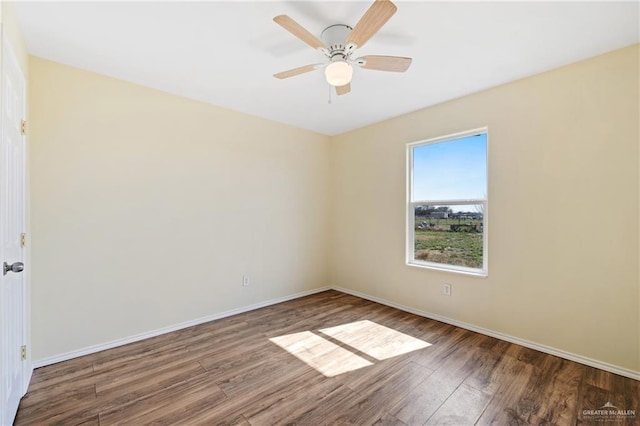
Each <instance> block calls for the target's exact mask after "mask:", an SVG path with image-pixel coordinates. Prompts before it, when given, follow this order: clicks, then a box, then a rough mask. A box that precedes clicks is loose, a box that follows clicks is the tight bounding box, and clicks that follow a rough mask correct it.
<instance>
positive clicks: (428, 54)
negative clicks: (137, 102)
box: [14, 1, 640, 135]
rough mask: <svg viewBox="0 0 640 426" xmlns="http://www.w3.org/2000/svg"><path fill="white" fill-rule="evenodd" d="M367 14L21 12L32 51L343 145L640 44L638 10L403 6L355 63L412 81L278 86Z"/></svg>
mask: <svg viewBox="0 0 640 426" xmlns="http://www.w3.org/2000/svg"><path fill="white" fill-rule="evenodd" d="M369 4H370V2H369V1H365V2H337V1H330V2H326V1H323V2H320V1H278V2H264V1H251V2H246V1H243V2H109V3H107V2H103V3H101V2H90V3H89V2H70V3H66V2H44V3H37V2H18V3H15V4H14V8H15V10H16V14H17V15H18V19H19V21H20V23H21V26H22V31H23V33H24V37H25V40H26V43H27V47H28V50H29V53H31V54H32V55H36V56H40V57H43V58H47V59H50V60H53V61H57V62H61V63H64V64H69V65H73V66H76V67H79V68H83V69H87V70H91V71H95V72H98V73H101V74H105V75H108V76H112V77H116V78H119V79H122V80H127V81H131V82H135V83H139V84H142V85H145V86H149V87H153V88H157V89H160V90H163V91H166V92H170V93H174V94H178V95H182V96H186V97H189V98H192V99H197V100H201V101H204V102H208V103H211V104H215V105H219V106H223V107H227V108H230V109H233V110H236V111H241V112H245V113H249V114H253V115H257V116H260V117H264V118H268V119H271V120H275V121H279V122H282V123H287V124H290V125H293V126H297V127H302V128H305V129H310V130H314V131H316V132H319V133H323V134H327V135H335V134H339V133H342V132H345V131H348V130H352V129H355V128H358V127H362V126H365V125H368V124H371V123H375V122H378V121H381V120H384V119H387V118H391V117H395V116H398V115H401V114H403V113H407V112H410V111H415V110H417V109H420V108H424V107H427V106H429V105H434V104H437V103H440V102H443V101H447V100H449V99H453V98H456V97H460V96H463V95H466V94H469V93H473V92H477V91H479V90H482V89H485V88H488V87H492V86H496V85H499V84H502V83H506V82H509V81H513V80H516V79H519V78H522V77H526V76H529V75H532V74H536V73H539V72H542V71H546V70H549V69H552V68H556V67H559V66H562V65H565V64H569V63H572V62H576V61H579V60H581V59H584V58H588V57H591V56H595V55H598V54H601V53H604V52H607V51H610V50H614V49H617V48H620V47H624V46H628V45H630V44H633V43H637V42H638V41H639V40H640V29H639V19H640V18H639V12H640V11H639V3H638V2H635V1H634V2H626V3H613V2H603V3H599V2H491V3H489V2H477V1H476V2H405V1H397V2H396V4H397V6H398V12H397V13H396V14H395V15H394V16H393V17H392V18H391V20H390V21H389V22H388V23H387V24H386V25H385V26H384V27H383V28H382V29H381V30H380V32H379V33H378V34H377V35H376V36H374V37H373V38H372V39H371V40H370V41H369V42H368V43H367V44H366V45H365V46H364V47H363V48H362V49H359V50H358V51H357V52H356V54H355V55H354V57H355V56H364V55H369V54H379V55H395V56H410V57H413V63H412V65H411V67H410V68H409V70H408V71H407V72H406V73H404V74H398V73H385V72H380V71H372V70H363V69H356V70H355V72H354V77H353V82H352V84H351V86H352V92H351V93H350V94H348V95H345V96H342V97H340V98H337V97H336V96H335V95H332V97H333V103H331V104H329V103H328V97H329V92H330V90H329V86H328V85H327V84H326V82H325V81H324V76H323V73H322V71H315V72H312V73H308V74H303V75H299V76H297V77H292V78H290V79H286V80H277V79H275V78H274V77H272V75H273V74H274V73H276V72H279V71H284V70H287V69H290V68H295V67H298V66H302V65H307V64H313V63H317V62H322V60H323V58H324V57H323V55H322V54H321V53H319V52H317V51H315V50H313V49H312V48H310V47H309V46H307V45H306V44H304V43H303V42H301V41H300V40H298V39H296V38H294V36H293V35H291V34H290V33H288V32H287V31H285V30H284V29H283V28H281V27H280V26H279V25H277V24H276V23H274V22H273V21H272V18H273V17H274V16H276V15H279V14H287V15H289V16H291V17H292V18H293V19H295V20H296V21H298V22H299V23H300V24H301V25H303V26H304V27H305V28H307V29H308V30H309V31H310V32H312V33H313V34H315V35H317V36H320V33H321V32H322V30H323V29H324V28H325V27H327V26H329V25H332V24H336V23H343V24H348V25H351V26H353V25H355V24H356V22H357V21H358V20H359V18H360V17H361V16H362V14H363V13H364V12H365V11H366V10H367V8H368V7H369Z"/></svg>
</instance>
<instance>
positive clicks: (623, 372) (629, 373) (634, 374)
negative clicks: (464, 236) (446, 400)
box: [331, 286, 640, 380]
mask: <svg viewBox="0 0 640 426" xmlns="http://www.w3.org/2000/svg"><path fill="white" fill-rule="evenodd" d="M331 288H332V289H334V290H336V291H340V292H342V293H347V294H350V295H352V296H356V297H360V298H362V299H367V300H370V301H372V302H377V303H380V304H382V305H386V306H390V307H392V308H396V309H400V310H401V311H405V312H409V313H411V314H415V315H419V316H421V317H425V318H430V319H433V320H436V321H440V322H444V323H447V324H451V325H455V326H456V327H460V328H464V329H466V330H470V331H475V332H476V333H480V334H484V335H486V336H491V337H495V338H496V339H500V340H504V341H507V342H511V343H515V344H516V345H520V346H524V347H527V348H530V349H535V350H537V351H540V352H544V353H547V354H550V355H555V356H557V357H560V358H564V359H568V360H570V361H575V362H577V363H580V364H584V365H588V366H590V367H594V368H599V369H600V370H604V371H608V372H610V373H614V374H618V375H620V376H624V377H628V378H630V379H634V380H640V372H638V371H633V370H628V369H626V368H622V367H618V366H615V365H612V364H608V363H606V362H602V361H597V360H595V359H591V358H587V357H584V356H581V355H576V354H573V353H571V352H565V351H563V350H560V349H556V348H552V347H550V346H546V345H542V344H540V343H536V342H531V341H529V340H524V339H520V338H519V337H514V336H510V335H508V334H503V333H499V332H497V331H493V330H489V329H486V328H482V327H478V326H476V325H473V324H468V323H466V322H462V321H457V320H454V319H451V318H447V317H443V316H441V315H436V314H432V313H430V312H426V311H422V310H420V309H415V308H411V307H409V306H405V305H401V304H399V303H395V302H391V301H389V300H385V299H381V298H379V297H375V296H370V295H368V294H365V293H360V292H359V291H355V290H350V289H348V288H343V287H339V286H332V287H331Z"/></svg>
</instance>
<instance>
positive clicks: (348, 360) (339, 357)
mask: <svg viewBox="0 0 640 426" xmlns="http://www.w3.org/2000/svg"><path fill="white" fill-rule="evenodd" d="M269 340H270V341H272V342H273V343H275V344H276V345H278V346H280V347H281V348H282V349H284V350H286V351H287V352H289V353H290V354H291V355H293V356H295V357H296V358H298V359H300V360H301V361H303V362H305V363H307V364H308V365H309V366H311V367H313V368H315V369H316V370H318V371H319V372H320V373H322V374H324V375H325V376H327V377H333V376H337V375H339V374H342V373H346V372H348V371H353V370H357V369H358V368H362V367H367V366H369V365H372V363H371V362H369V361H367V360H366V359H364V358H362V357H360V356H358V355H356V354H354V353H352V352H351V351H349V350H347V349H344V348H341V347H340V346H338V345H336V344H335V343H333V342H330V341H328V340H327V339H323V338H322V337H320V336H318V335H316V334H314V333H312V332H310V331H303V332H300V333H294V334H287V335H285V336H278V337H272V338H271V339H269Z"/></svg>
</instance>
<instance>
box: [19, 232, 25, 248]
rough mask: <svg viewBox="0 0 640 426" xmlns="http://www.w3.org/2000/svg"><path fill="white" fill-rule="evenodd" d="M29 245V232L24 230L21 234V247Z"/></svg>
mask: <svg viewBox="0 0 640 426" xmlns="http://www.w3.org/2000/svg"><path fill="white" fill-rule="evenodd" d="M26 245H27V234H25V233H24V232H23V233H22V234H20V247H24V246H26Z"/></svg>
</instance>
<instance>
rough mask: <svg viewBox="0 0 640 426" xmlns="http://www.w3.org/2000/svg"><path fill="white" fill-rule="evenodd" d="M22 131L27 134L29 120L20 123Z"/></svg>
mask: <svg viewBox="0 0 640 426" xmlns="http://www.w3.org/2000/svg"><path fill="white" fill-rule="evenodd" d="M20 133H22V134H23V135H26V134H27V120H22V124H21V125H20Z"/></svg>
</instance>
